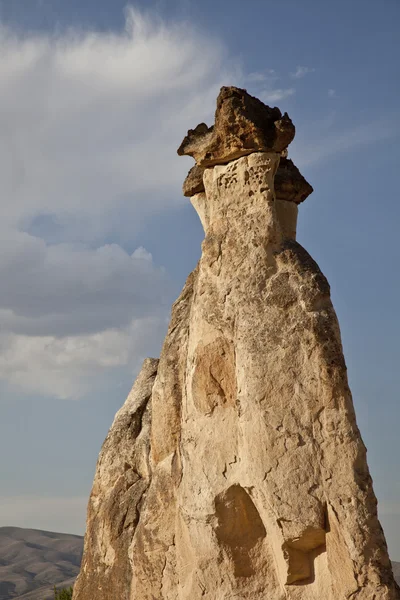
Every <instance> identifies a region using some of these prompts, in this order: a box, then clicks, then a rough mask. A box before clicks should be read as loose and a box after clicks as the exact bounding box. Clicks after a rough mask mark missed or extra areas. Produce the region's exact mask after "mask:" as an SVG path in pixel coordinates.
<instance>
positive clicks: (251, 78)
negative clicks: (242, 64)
mask: <svg viewBox="0 0 400 600" xmlns="http://www.w3.org/2000/svg"><path fill="white" fill-rule="evenodd" d="M271 79H277V76H276V72H275V70H274V69H267V70H266V71H263V72H258V71H255V72H253V73H249V74H248V75H247V76H246V81H248V82H249V83H262V82H264V81H267V80H271Z"/></svg>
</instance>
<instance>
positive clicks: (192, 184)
mask: <svg viewBox="0 0 400 600" xmlns="http://www.w3.org/2000/svg"><path fill="white" fill-rule="evenodd" d="M203 173H204V168H203V167H199V166H198V165H194V167H192V168H191V169H190V171H189V173H188V174H187V177H186V179H185V181H184V182H183V187H182V191H183V195H184V196H187V197H189V198H190V197H191V196H194V195H195V194H200V193H201V192H204V183H203Z"/></svg>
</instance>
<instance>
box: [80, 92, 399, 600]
mask: <svg viewBox="0 0 400 600" xmlns="http://www.w3.org/2000/svg"><path fill="white" fill-rule="evenodd" d="M293 137H294V126H293V124H292V122H291V120H290V118H289V117H288V115H287V114H284V115H282V114H281V112H280V111H279V109H278V108H269V107H268V106H265V105H264V104H263V103H262V102H260V101H259V100H257V99H256V98H253V97H252V96H250V95H249V94H247V92H246V91H245V90H241V89H239V88H229V87H225V88H222V90H221V93H220V95H219V97H218V100H217V110H216V116H215V125H214V126H213V127H210V128H209V127H207V125H205V124H200V125H198V126H197V127H196V128H195V129H194V130H190V131H189V132H188V135H187V136H186V137H185V139H184V140H183V142H182V144H181V146H180V148H179V150H178V153H179V154H186V155H190V156H192V157H193V158H194V159H195V161H196V165H195V166H194V167H193V169H192V170H191V171H190V172H189V175H188V177H187V179H186V181H185V183H184V194H185V195H186V196H189V197H190V198H191V202H192V204H193V205H194V207H195V208H196V210H197V212H198V214H199V217H200V219H201V221H202V223H203V227H204V231H205V239H204V242H203V244H202V255H201V258H200V261H199V264H198V266H197V267H196V269H195V270H194V271H193V273H192V274H191V275H189V278H188V280H187V282H186V285H185V287H184V289H183V291H182V293H181V295H180V297H179V298H178V299H177V301H176V302H175V304H174V305H173V307H172V314H171V322H170V326H169V330H168V333H167V336H166V339H165V342H164V346H163V349H162V353H161V356H160V360H159V362H157V361H155V360H150V359H148V360H147V361H145V363H144V365H143V368H142V371H141V373H140V375H139V377H138V379H137V381H136V383H135V385H134V387H133V389H132V392H131V393H130V395H129V397H128V399H127V401H126V403H125V405H124V406H123V407H122V408H121V410H120V411H119V413H118V414H117V416H116V418H115V421H114V423H113V425H112V427H111V429H110V432H109V434H108V436H107V439H106V441H105V443H104V445H103V448H102V450H101V453H100V457H99V460H98V464H97V469H96V475H95V480H94V484H93V489H92V493H91V496H90V500H89V506H88V518H87V531H86V536H85V550H84V557H83V562H82V569H81V573H80V576H79V578H78V581H77V583H76V586H75V591H74V600H94V599H96V600H178V599H179V600H228V599H229V600H230V599H232V598H237V599H241V600H245V599H248V600H266V599H268V600H288V599H289V600H350V599H351V600H399V599H400V594H399V589H398V587H397V585H396V584H395V582H394V579H393V574H392V569H391V564H390V561H389V557H388V553H387V548H386V543H385V538H384V535H383V532H382V529H381V526H380V524H379V521H378V517H377V507H376V505H377V502H376V498H375V495H374V492H373V489H372V482H371V477H370V475H369V471H368V466H367V461H366V450H365V446H364V444H363V442H362V440H361V436H360V433H359V430H358V428H357V424H356V418H355V413H354V408H353V403H352V398H351V393H350V390H349V386H348V381H347V373H346V365H345V361H344V357H343V352H342V345H341V340H340V331H339V325H338V321H337V318H336V315H335V311H334V309H333V306H332V303H331V299H330V288H329V284H328V282H327V280H326V278H325V277H324V275H323V274H322V273H321V271H320V269H319V268H318V266H317V264H316V263H315V262H314V260H313V259H312V258H311V257H310V255H309V254H308V253H307V252H306V250H304V248H302V246H300V244H298V243H297V242H296V239H295V238H296V220H297V211H298V205H299V204H300V203H301V202H302V201H303V200H305V199H306V198H307V196H308V195H309V194H310V193H311V192H312V191H313V190H312V187H311V186H310V185H309V184H308V183H307V181H306V180H305V179H304V178H303V176H302V175H301V174H300V172H299V171H298V169H297V168H296V167H295V166H294V164H293V163H292V161H291V160H289V159H288V158H287V154H286V148H287V146H288V144H289V143H290V142H291V141H292V139H293Z"/></svg>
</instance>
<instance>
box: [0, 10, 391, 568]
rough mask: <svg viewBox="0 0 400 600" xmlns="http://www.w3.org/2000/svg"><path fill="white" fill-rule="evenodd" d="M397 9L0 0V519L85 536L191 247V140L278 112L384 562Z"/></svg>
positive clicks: (194, 237)
mask: <svg viewBox="0 0 400 600" xmlns="http://www.w3.org/2000/svg"><path fill="white" fill-rule="evenodd" d="M399 18H400V4H399V3H398V1H397V0H380V1H379V2H377V1H372V0H352V2H348V0H346V1H345V0H336V1H335V2H318V1H317V0H303V1H302V2H298V0H283V1H281V2H279V3H277V2H275V1H273V2H272V1H271V2H270V1H269V0H247V1H246V2H245V3H244V2H243V1H235V0H233V1H232V0H231V1H230V2H229V3H227V2H223V1H222V0H213V2H211V1H209V0H203V1H202V2H201V3H200V2H195V1H194V0H182V1H178V0H174V1H172V0H171V1H159V2H152V1H147V2H143V1H142V2H135V3H134V4H133V5H130V7H127V6H126V4H125V3H124V2H120V1H119V0H113V1H111V0H96V2H95V1H94V0H85V2H81V1H78V0H69V1H68V2H66V1H65V0H37V1H36V0H0V21H1V24H2V26H1V28H0V58H1V60H0V84H1V88H2V94H1V96H0V130H1V136H0V157H1V160H0V191H1V194H0V198H1V200H0V202H1V219H0V275H1V279H2V286H1V289H0V411H1V413H0V414H1V418H0V453H1V456H2V457H3V460H2V461H1V462H0V481H1V489H0V525H20V526H28V527H36V528H45V529H53V530H58V531H68V532H72V533H83V528H84V519H85V506H86V502H87V496H88V494H89V491H90V487H91V483H92V478H93V473H94V468H95V461H96V458H97V455H98V452H99V449H100V445H101V443H102V441H103V439H104V437H105V434H106V432H107V429H108V427H109V426H110V424H111V422H112V419H113V416H114V414H115V412H116V410H117V409H118V408H119V407H120V406H121V404H122V403H123V401H124V399H125V397H126V395H127V393H128V391H129V389H130V386H131V384H132V381H133V378H134V376H135V373H136V372H137V369H138V367H139V366H140V363H141V361H142V359H143V358H144V357H145V356H147V355H153V356H154V355H158V353H159V349H160V345H161V342H162V339H163V335H164V333H165V329H166V325H167V322H168V315H169V309H170V305H171V302H172V301H173V299H174V298H175V297H176V296H177V295H178V293H179V291H180V288H181V286H182V285H183V282H184V280H185V278H186V276H187V275H188V273H189V271H190V270H191V269H192V268H193V267H194V265H195V264H196V261H197V260H198V257H199V253H200V243H201V239H202V231H201V227H200V225H199V222H198V218H197V215H196V214H195V213H194V211H193V210H192V208H191V207H190V205H189V203H188V201H187V200H186V199H184V198H183V197H182V195H181V183H182V181H183V179H184V176H185V174H186V171H187V169H188V168H189V166H190V161H189V160H187V159H182V158H179V157H177V155H176V148H177V147H178V145H179V144H180V142H181V140H182V138H183V136H184V134H185V132H186V130H187V129H188V128H189V127H193V126H195V125H196V124H197V123H198V122H200V121H202V120H206V121H207V122H209V123H211V121H212V115H213V111H214V104H215V98H216V94H217V92H218V89H219V86H220V85H222V84H225V85H226V84H236V85H239V86H242V87H246V88H247V89H248V90H249V91H250V92H251V93H254V94H256V95H258V96H259V97H261V98H263V99H264V100H265V101H266V102H267V103H269V104H272V105H277V106H279V107H280V108H281V109H283V110H287V111H288V112H289V114H290V116H291V117H292V119H293V121H294V122H295V124H296V127H297V134H296V139H295V141H294V143H293V144H292V146H291V148H290V155H291V156H292V157H293V158H294V160H295V162H296V163H297V164H298V165H299V167H300V168H301V169H302V172H303V173H304V174H305V176H306V177H307V178H308V179H309V181H310V183H312V185H313V186H314V190H315V191H314V194H313V195H312V196H311V197H310V198H309V199H308V200H307V202H306V203H305V204H304V205H303V206H302V207H301V209H300V217H299V232H298V239H299V241H300V242H301V243H302V244H303V245H304V246H305V247H306V248H307V250H308V251H309V252H310V253H311V254H312V255H313V257H314V258H315V259H316V260H317V261H318V263H319V264H320V266H321V268H322V270H323V271H324V273H325V274H326V275H327V277H328V279H329V281H330V283H331V287H332V296H333V300H334V304H335V307H336V310H337V312H338V316H339V320H340V324H341V329H342V335H343V343H344V349H345V354H346V360H347V364H348V369H349V378H350V383H351V387H352V391H353V395H354V402H355V405H356V410H357V415H358V422H359V425H360V429H361V432H362V435H363V437H364V441H365V442H366V445H367V447H368V458H369V464H370V468H371V472H372V475H373V479H374V483H375V490H376V493H377V495H378V498H379V502H380V513H381V520H382V523H383V525H384V527H385V531H386V535H387V539H388V542H389V547H390V551H391V555H392V558H393V559H395V560H400V476H399V461H398V456H399V448H400V443H399V441H398V420H399V408H398V404H399V403H398V400H399V390H400V370H399V369H398V366H397V363H398V361H399V356H400V355H399V346H398V340H399V338H400V325H399V319H398V307H399V304H400V303H399V295H400V283H399V269H398V264H399V259H400V250H399V244H398V241H397V238H398V223H399V220H400V206H399V201H398V182H397V173H398V165H399V158H400V150H399V135H400V120H399V103H398V98H399V92H400V89H399V88H400V85H399V81H400V77H399V62H398V56H399V50H400V49H399V45H400V44H399V36H398V23H399Z"/></svg>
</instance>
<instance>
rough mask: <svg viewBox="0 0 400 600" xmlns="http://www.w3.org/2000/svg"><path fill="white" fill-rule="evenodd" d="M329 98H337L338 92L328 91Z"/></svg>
mask: <svg viewBox="0 0 400 600" xmlns="http://www.w3.org/2000/svg"><path fill="white" fill-rule="evenodd" d="M328 96H329V98H334V97H335V96H336V90H333V89H332V88H330V89H329V90H328Z"/></svg>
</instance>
